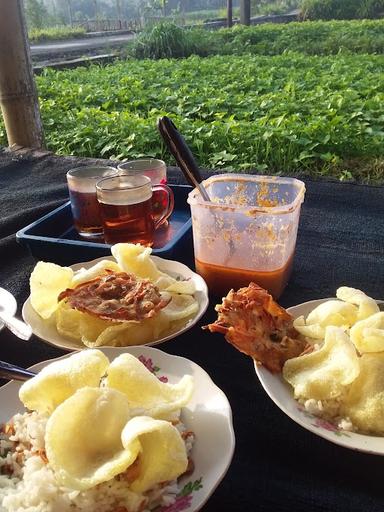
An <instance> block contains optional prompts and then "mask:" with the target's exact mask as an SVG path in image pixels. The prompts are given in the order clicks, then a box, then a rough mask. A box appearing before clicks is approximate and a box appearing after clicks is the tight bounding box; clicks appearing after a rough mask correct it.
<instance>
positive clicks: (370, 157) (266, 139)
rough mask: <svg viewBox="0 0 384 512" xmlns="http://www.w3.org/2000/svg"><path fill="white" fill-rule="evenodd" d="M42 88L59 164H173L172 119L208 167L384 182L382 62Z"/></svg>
mask: <svg viewBox="0 0 384 512" xmlns="http://www.w3.org/2000/svg"><path fill="white" fill-rule="evenodd" d="M297 25H298V24H297ZM303 25H304V24H303ZM306 25H307V24H306ZM307 26H309V25H307ZM383 26H384V25H383ZM247 30H250V29H247ZM254 30H255V27H254ZM279 30H282V29H281V28H279ZM210 37H211V35H210ZM317 44H319V41H317ZM36 79H37V85H38V90H39V95H40V102H41V111H42V116H43V124H44V127H45V133H46V140H47V144H48V147H49V149H50V150H52V151H54V152H56V153H59V154H73V155H78V156H92V157H103V158H118V159H122V158H137V157H140V156H144V155H146V156H148V155H151V156H156V157H162V158H165V159H166V161H167V162H168V163H170V164H171V163H172V160H171V158H170V156H169V154H168V153H167V152H166V150H165V148H164V146H163V145H162V143H161V140H160V137H159V135H158V133H157V129H156V120H157V118H158V117H159V116H162V115H168V116H170V117H172V119H173V120H174V121H175V123H176V124H177V126H178V127H179V129H180V130H181V132H182V133H183V134H184V135H185V138H186V140H187V142H188V143H189V144H190V146H191V147H192V149H193V152H194V154H195V156H196V158H197V159H198V161H199V163H200V165H201V166H202V167H206V168H215V169H227V170H241V169H254V170H256V171H257V172H265V173H276V174H285V175H288V174H296V175H297V174H300V173H304V174H311V175H314V176H316V175H327V176H332V177H336V178H338V179H356V180H358V181H363V182H375V183H378V182H383V181H384V111H383V105H384V56H383V55H375V54H372V53H371V54H353V53H347V52H340V53H338V54H336V55H307V54H304V53H303V52H300V53H299V52H290V51H288V52H285V53H283V54H281V55H273V56H266V55H255V54H252V53H244V54H242V55H214V56H209V57H205V58H204V57H198V56H191V57H189V58H186V59H163V60H157V61H153V60H126V61H119V62H117V63H115V64H113V65H108V66H106V67H96V66H93V67H90V68H77V69H74V70H68V71H52V70H47V71H46V73H45V74H44V75H42V76H38V77H36ZM5 143H6V139H5V133H4V130H3V128H2V127H0V144H5Z"/></svg>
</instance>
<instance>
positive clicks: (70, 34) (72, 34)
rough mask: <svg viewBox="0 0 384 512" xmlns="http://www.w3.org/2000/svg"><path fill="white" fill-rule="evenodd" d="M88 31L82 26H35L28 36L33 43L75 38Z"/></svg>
mask: <svg viewBox="0 0 384 512" xmlns="http://www.w3.org/2000/svg"><path fill="white" fill-rule="evenodd" d="M85 33H86V31H85V29H84V28H82V27H66V26H61V27H49V28H41V29H40V28H34V29H31V30H29V32H28V36H29V40H30V41H31V42H32V43H39V42H42V41H49V40H56V41H57V40H59V39H73V38H76V37H83V36H84V35H85Z"/></svg>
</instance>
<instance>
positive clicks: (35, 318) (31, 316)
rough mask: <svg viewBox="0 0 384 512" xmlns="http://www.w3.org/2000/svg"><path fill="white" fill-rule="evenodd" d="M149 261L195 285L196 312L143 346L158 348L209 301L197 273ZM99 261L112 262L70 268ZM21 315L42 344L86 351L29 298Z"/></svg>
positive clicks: (182, 329) (173, 263) (156, 259)
mask: <svg viewBox="0 0 384 512" xmlns="http://www.w3.org/2000/svg"><path fill="white" fill-rule="evenodd" d="M151 259H152V260H153V261H154V262H155V263H156V266H157V268H158V269H159V270H160V271H161V272H165V273H166V274H169V275H171V276H172V277H175V278H176V279H183V280H186V279H191V280H192V281H193V282H194V284H195V288H196V292H195V293H194V297H195V299H196V300H197V302H198V307H199V309H198V311H197V313H196V314H195V315H194V316H193V318H190V319H187V320H186V321H185V322H184V323H182V326H181V327H179V328H177V329H176V330H173V331H171V332H168V333H165V334H164V335H163V336H161V337H160V338H157V339H154V340H153V341H151V342H149V343H145V345H157V344H159V343H163V342H165V341H167V340H170V339H172V338H175V337H176V336H179V335H180V334H182V333H183V332H185V331H187V330H188V329H190V328H191V327H193V326H194V325H195V323H196V322H197V321H198V320H199V319H200V318H201V317H202V316H203V314H204V313H205V311H206V309H207V307H208V302H209V299H208V288H207V285H206V283H205V281H204V279H203V278H202V277H201V276H200V275H199V274H196V273H195V272H193V271H192V270H191V269H190V268H189V267H187V266H186V265H184V264H183V263H180V262H179V261H173V260H166V259H163V258H159V257H158V256H151ZM101 260H113V261H115V260H114V258H112V257H104V258H98V259H96V260H92V261H86V262H83V263H76V264H75V265H72V266H71V268H72V270H74V271H75V272H76V271H77V270H80V269H81V268H85V269H88V268H90V267H92V266H93V265H95V264H96V263H98V262H99V261H101ZM22 315H23V319H24V321H25V322H26V323H27V324H29V325H30V326H31V328H32V331H33V334H35V335H36V336H38V337H39V338H40V339H42V340H43V341H46V342H47V343H49V344H51V345H54V346H56V347H59V348H62V349H65V350H83V349H86V348H87V347H86V346H85V345H83V344H82V343H81V341H77V340H73V339H71V338H68V337H65V336H63V335H61V334H60V333H59V332H57V329H56V324H55V322H54V320H53V321H51V319H49V320H43V319H42V318H41V317H40V316H39V315H38V314H37V313H36V311H35V310H34V309H33V307H32V305H31V300H30V298H28V299H27V300H26V302H25V303H24V305H23V310H22Z"/></svg>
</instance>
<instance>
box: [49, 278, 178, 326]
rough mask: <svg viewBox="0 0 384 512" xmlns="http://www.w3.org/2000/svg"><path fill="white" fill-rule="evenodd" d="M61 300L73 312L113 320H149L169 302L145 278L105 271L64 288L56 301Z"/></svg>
mask: <svg viewBox="0 0 384 512" xmlns="http://www.w3.org/2000/svg"><path fill="white" fill-rule="evenodd" d="M63 299H65V300H66V301H67V302H68V304H69V305H70V306H71V307H72V308H73V309H77V310H79V311H83V312H84V313H88V314H90V315H93V316H97V317H99V318H103V319H106V320H116V321H130V320H136V321H140V320H143V319H144V318H151V317H153V316H155V315H156V314H157V312H158V311H160V309H162V308H164V307H165V306H166V305H167V304H168V303H169V301H170V300H171V299H170V298H169V299H166V300H165V299H163V298H162V297H161V295H160V292H159V290H158V288H157V287H156V286H155V285H154V284H153V283H151V281H149V280H148V279H138V278H137V277H136V276H135V275H134V274H128V273H126V272H113V271H111V270H108V269H107V270H106V273H105V274H103V275H101V276H98V277H96V278H95V279H92V280H91V281H87V282H86V283H82V284H79V285H78V286H76V287H75V288H67V289H66V290H64V291H63V292H61V293H60V295H59V297H58V300H59V301H61V300H63Z"/></svg>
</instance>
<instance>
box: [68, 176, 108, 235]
mask: <svg viewBox="0 0 384 512" xmlns="http://www.w3.org/2000/svg"><path fill="white" fill-rule="evenodd" d="M117 173H118V171H117V169H114V168H113V167H97V166H91V167H89V166H85V167H78V168H77V169H71V170H70V171H68V173H67V182H68V190H69V199H70V201H71V210H72V216H73V223H74V226H75V229H76V231H77V232H78V233H79V234H80V235H81V236H83V237H100V236H101V235H102V234H103V222H102V218H101V212H100V206H99V203H98V201H97V196H96V183H97V181H99V180H100V179H101V178H103V177H107V176H116V175H117Z"/></svg>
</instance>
